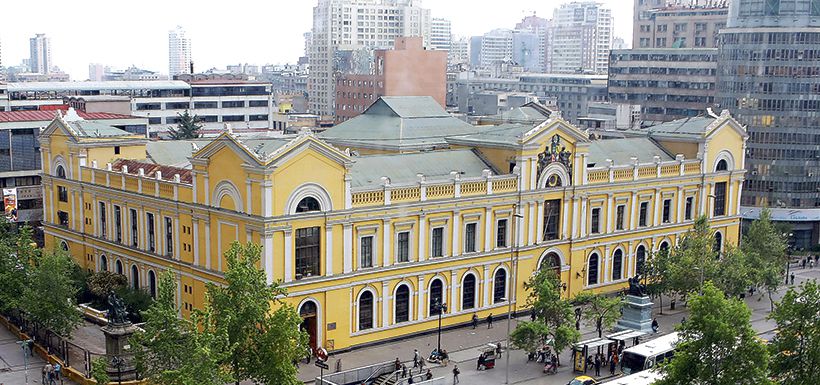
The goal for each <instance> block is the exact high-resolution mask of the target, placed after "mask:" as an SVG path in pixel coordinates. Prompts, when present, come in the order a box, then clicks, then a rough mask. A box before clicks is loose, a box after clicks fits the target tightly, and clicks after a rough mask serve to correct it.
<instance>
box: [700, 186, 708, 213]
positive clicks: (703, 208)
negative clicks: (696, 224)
mask: <svg viewBox="0 0 820 385" xmlns="http://www.w3.org/2000/svg"><path fill="white" fill-rule="evenodd" d="M708 200H709V197H708V196H707V190H706V184H705V183H704V184H703V186H701V188H700V215H706V207H707V205H706V202H707V201H708Z"/></svg>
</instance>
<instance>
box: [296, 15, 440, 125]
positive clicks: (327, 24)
mask: <svg viewBox="0 0 820 385" xmlns="http://www.w3.org/2000/svg"><path fill="white" fill-rule="evenodd" d="M430 28H431V20H430V10H429V9H426V8H422V7H421V1H420V0H318V4H317V5H316V6H315V7H314V8H313V29H312V31H311V33H312V38H313V42H312V44H311V45H310V55H309V63H310V75H309V78H308V93H309V97H310V110H311V112H313V113H316V114H319V115H322V116H327V117H330V116H332V115H333V113H334V111H335V104H336V101H335V100H336V99H335V96H336V92H335V86H336V76H337V75H339V74H344V73H361V72H371V71H372V68H368V66H370V63H372V62H373V50H375V49H385V48H392V47H393V42H394V40H395V39H396V38H397V37H402V36H421V37H423V38H424V46H425V47H429V46H430ZM362 67H363V68H362ZM363 69H364V70H366V71H362V70H363Z"/></svg>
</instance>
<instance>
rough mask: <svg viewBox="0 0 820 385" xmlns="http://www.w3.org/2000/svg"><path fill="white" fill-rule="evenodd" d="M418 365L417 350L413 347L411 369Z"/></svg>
mask: <svg viewBox="0 0 820 385" xmlns="http://www.w3.org/2000/svg"><path fill="white" fill-rule="evenodd" d="M418 367H419V350H418V349H413V369H415V368H418Z"/></svg>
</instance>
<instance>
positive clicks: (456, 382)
mask: <svg viewBox="0 0 820 385" xmlns="http://www.w3.org/2000/svg"><path fill="white" fill-rule="evenodd" d="M459 374H461V371H460V370H458V364H455V365H453V383H454V384H458V375H459Z"/></svg>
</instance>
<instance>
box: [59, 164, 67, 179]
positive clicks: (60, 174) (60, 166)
mask: <svg viewBox="0 0 820 385" xmlns="http://www.w3.org/2000/svg"><path fill="white" fill-rule="evenodd" d="M57 178H63V179H65V167H63V165H57Z"/></svg>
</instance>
